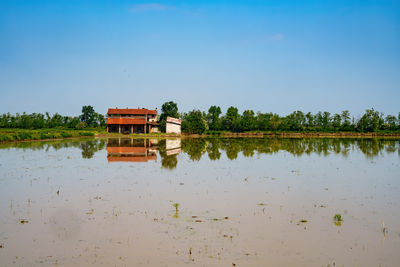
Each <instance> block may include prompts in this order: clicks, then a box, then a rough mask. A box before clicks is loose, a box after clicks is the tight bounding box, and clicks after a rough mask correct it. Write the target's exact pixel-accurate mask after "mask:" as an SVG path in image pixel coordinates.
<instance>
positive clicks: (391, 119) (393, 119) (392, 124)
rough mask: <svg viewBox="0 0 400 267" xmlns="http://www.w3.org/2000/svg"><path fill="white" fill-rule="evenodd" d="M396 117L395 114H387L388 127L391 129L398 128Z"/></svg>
mask: <svg viewBox="0 0 400 267" xmlns="http://www.w3.org/2000/svg"><path fill="white" fill-rule="evenodd" d="M396 121H397V119H396V117H395V116H393V115H387V116H386V118H385V122H386V128H387V129H389V130H396V126H397V125H396Z"/></svg>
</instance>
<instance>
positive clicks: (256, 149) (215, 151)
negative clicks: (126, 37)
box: [107, 138, 400, 169]
mask: <svg viewBox="0 0 400 267" xmlns="http://www.w3.org/2000/svg"><path fill="white" fill-rule="evenodd" d="M116 147H119V148H116ZM132 147H135V150H132ZM156 150H158V152H159V155H160V157H161V166H162V167H163V168H167V169H174V168H176V166H177V164H178V158H177V155H178V154H179V153H180V152H181V151H183V152H184V153H185V154H187V155H188V156H189V158H190V159H191V160H193V161H199V160H200V159H201V158H202V157H203V156H204V155H207V156H208V158H209V159H210V160H219V159H220V158H221V156H222V155H223V154H225V155H226V157H227V158H228V159H230V160H235V159H237V157H238V155H239V153H242V154H243V156H245V157H254V156H255V155H257V154H274V153H278V152H280V151H286V152H289V153H290V154H292V155H295V156H298V157H300V156H302V155H304V154H306V155H310V154H312V153H314V154H318V155H321V156H328V155H330V154H340V155H342V156H343V157H347V155H348V154H349V153H350V151H355V150H357V151H361V152H362V153H363V154H364V155H365V156H366V157H367V158H372V157H375V156H378V155H379V154H381V153H384V152H386V153H396V152H397V153H398V154H399V155H400V140H393V139H337V138H335V139H333V138H329V139H328V138H326V139H321V138H319V139H298V138H292V139H291V138H285V139H279V138H184V139H160V140H151V139H130V138H123V139H118V138H114V139H111V138H110V139H108V141H107V152H108V155H107V157H108V159H109V161H111V160H110V154H111V151H114V152H113V153H114V154H113V155H115V154H118V155H117V157H116V159H115V160H113V161H147V160H145V159H149V158H150V157H149V156H148V155H149V154H150V155H151V157H154V159H155V158H156ZM135 153H137V154H135ZM134 154H135V157H137V158H140V157H143V160H125V159H124V157H128V158H129V157H130V158H132V157H133V155H134ZM132 159H133V158H132Z"/></svg>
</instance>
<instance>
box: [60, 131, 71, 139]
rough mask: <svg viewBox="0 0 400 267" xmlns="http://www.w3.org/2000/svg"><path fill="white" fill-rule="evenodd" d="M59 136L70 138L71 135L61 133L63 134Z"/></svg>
mask: <svg viewBox="0 0 400 267" xmlns="http://www.w3.org/2000/svg"><path fill="white" fill-rule="evenodd" d="M61 136H62V137H64V138H68V137H72V134H70V133H65V132H63V133H61Z"/></svg>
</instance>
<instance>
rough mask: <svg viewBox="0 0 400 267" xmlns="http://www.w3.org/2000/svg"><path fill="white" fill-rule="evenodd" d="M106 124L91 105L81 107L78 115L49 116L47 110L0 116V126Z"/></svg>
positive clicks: (70, 126) (37, 127)
mask: <svg viewBox="0 0 400 267" xmlns="http://www.w3.org/2000/svg"><path fill="white" fill-rule="evenodd" d="M105 125H106V119H105V116H104V115H102V114H99V113H96V112H95V111H94V109H93V107H91V106H84V107H83V108H82V115H81V116H79V117H71V116H62V115H60V114H58V113H55V114H54V115H53V116H51V115H50V114H49V113H48V112H46V113H45V114H40V113H32V114H26V113H25V112H24V113H22V114H19V113H16V114H15V115H11V114H10V113H7V114H3V115H1V116H0V128H15V129H45V128H46V129H49V128H70V129H73V128H76V129H83V128H85V127H87V126H90V127H104V126H105Z"/></svg>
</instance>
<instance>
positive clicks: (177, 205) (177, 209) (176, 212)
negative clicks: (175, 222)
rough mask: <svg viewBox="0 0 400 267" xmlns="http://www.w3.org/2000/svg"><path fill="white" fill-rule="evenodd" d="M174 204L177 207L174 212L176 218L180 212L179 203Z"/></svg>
mask: <svg viewBox="0 0 400 267" xmlns="http://www.w3.org/2000/svg"><path fill="white" fill-rule="evenodd" d="M173 206H174V208H175V214H174V216H173V217H174V218H179V214H178V212H179V203H174V204H173Z"/></svg>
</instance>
